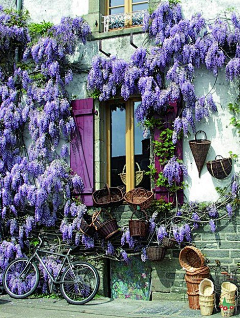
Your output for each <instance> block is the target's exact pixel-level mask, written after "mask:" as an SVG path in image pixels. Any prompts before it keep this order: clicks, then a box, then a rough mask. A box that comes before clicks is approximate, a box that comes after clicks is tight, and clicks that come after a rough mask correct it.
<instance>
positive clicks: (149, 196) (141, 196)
mask: <svg viewBox="0 0 240 318" xmlns="http://www.w3.org/2000/svg"><path fill="white" fill-rule="evenodd" d="M124 199H125V201H126V202H127V203H128V204H130V205H131V206H132V207H133V208H134V210H137V208H138V206H139V207H140V209H141V210H144V209H147V208H148V207H149V206H150V205H151V202H152V200H153V192H151V191H148V190H146V189H144V188H135V189H133V190H130V191H128V192H127V193H126V194H125V196H124Z"/></svg>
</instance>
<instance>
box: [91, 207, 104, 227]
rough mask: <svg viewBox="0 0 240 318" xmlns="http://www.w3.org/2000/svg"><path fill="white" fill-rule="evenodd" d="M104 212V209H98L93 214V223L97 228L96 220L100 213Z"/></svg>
mask: <svg viewBox="0 0 240 318" xmlns="http://www.w3.org/2000/svg"><path fill="white" fill-rule="evenodd" d="M101 212H102V210H101V209H100V210H98V211H97V212H94V213H93V215H92V225H93V226H94V227H95V229H97V227H96V225H95V222H96V221H97V218H98V216H99V215H100V213H101Z"/></svg>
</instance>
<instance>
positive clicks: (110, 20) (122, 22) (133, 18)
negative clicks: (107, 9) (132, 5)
mask: <svg viewBox="0 0 240 318" xmlns="http://www.w3.org/2000/svg"><path fill="white" fill-rule="evenodd" d="M146 12H147V10H141V11H135V12H131V13H119V14H112V15H105V16H103V32H108V31H111V30H115V29H123V28H128V27H132V26H140V25H142V24H143V17H144V14H145V13H146Z"/></svg>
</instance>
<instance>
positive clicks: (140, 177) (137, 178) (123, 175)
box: [119, 162, 145, 187]
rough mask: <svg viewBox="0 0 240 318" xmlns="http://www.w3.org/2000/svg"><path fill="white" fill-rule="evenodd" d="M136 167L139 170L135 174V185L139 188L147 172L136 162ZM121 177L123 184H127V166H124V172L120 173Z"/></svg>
mask: <svg viewBox="0 0 240 318" xmlns="http://www.w3.org/2000/svg"><path fill="white" fill-rule="evenodd" d="M136 166H137V168H138V170H137V171H136V172H135V185H136V187H137V186H138V185H139V184H140V183H141V182H142V180H143V177H144V172H145V171H144V170H141V168H140V166H139V163H138V162H136ZM119 176H120V178H121V180H122V183H123V184H126V165H124V166H123V171H122V172H121V173H119Z"/></svg>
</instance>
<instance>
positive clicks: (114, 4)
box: [107, 0, 148, 15]
mask: <svg viewBox="0 0 240 318" xmlns="http://www.w3.org/2000/svg"><path fill="white" fill-rule="evenodd" d="M147 8H148V1H144V0H143V1H139V0H109V1H108V12H107V13H108V14H110V15H111V14H118V13H131V12H136V11H140V10H147Z"/></svg>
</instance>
